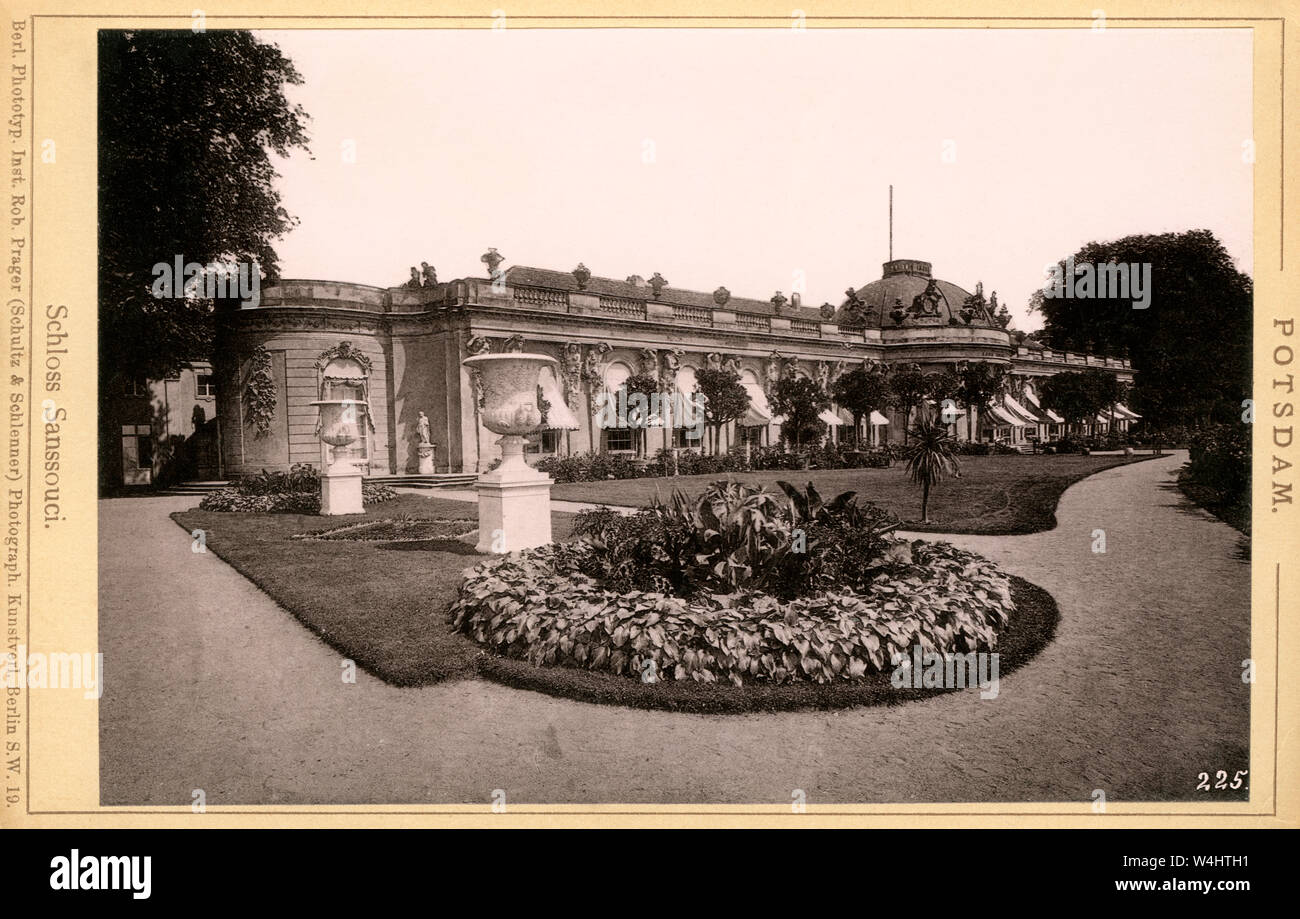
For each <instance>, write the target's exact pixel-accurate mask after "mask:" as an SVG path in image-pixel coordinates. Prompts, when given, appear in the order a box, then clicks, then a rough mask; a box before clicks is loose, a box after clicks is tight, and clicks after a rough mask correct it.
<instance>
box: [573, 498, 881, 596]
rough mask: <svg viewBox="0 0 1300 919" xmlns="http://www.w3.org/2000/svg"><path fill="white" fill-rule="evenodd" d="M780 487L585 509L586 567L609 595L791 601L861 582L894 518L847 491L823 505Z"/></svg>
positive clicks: (580, 527)
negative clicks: (623, 511)
mask: <svg viewBox="0 0 1300 919" xmlns="http://www.w3.org/2000/svg"><path fill="white" fill-rule="evenodd" d="M780 484H781V487H782V488H783V489H784V490H785V492H786V498H785V500H783V499H782V498H781V496H780V495H778V494H775V493H773V492H769V491H765V490H764V489H762V488H759V487H757V486H752V485H742V484H739V483H736V482H727V481H723V482H714V483H713V484H712V485H710V486H709V487H708V488H707V489H706V490H705V492H704V493H703V494H702V495H700V496H699V497H697V498H691V497H688V496H686V495H685V494H683V493H681V492H674V493H673V495H672V496H671V498H669V500H668V501H667V502H666V503H665V502H658V501H656V502H655V504H654V505H652V506H651V507H650V508H647V509H644V510H641V511H640V512H638V513H636V514H633V515H630V516H621V515H618V514H615V513H614V512H613V511H611V510H609V509H608V508H602V509H599V510H595V511H586V512H583V513H581V514H579V515H578V516H577V518H576V519H575V521H574V527H573V532H574V534H575V535H577V536H579V537H582V538H584V539H585V540H586V542H587V544H588V546H589V547H590V549H591V552H590V553H588V554H587V555H586V556H584V557H583V559H582V566H583V570H584V571H585V572H586V574H588V575H589V576H590V577H594V578H598V579H600V580H601V581H603V582H604V583H606V584H607V585H608V586H609V587H610V588H611V589H613V590H655V591H665V592H669V593H673V594H677V595H680V596H691V595H693V594H696V593H701V592H710V593H731V592H734V591H736V590H742V589H752V590H764V591H766V592H768V593H771V594H773V595H776V596H780V597H794V596H798V595H800V594H804V593H808V592H810V591H812V590H816V589H818V588H819V587H822V586H832V585H840V586H854V585H864V584H865V581H866V579H867V578H868V577H869V575H870V574H871V572H872V570H873V567H874V565H875V563H876V561H877V560H878V559H880V558H881V557H882V556H883V554H884V552H885V549H886V548H887V543H886V541H885V540H884V534H885V533H887V532H888V531H889V530H891V529H893V527H894V525H895V521H894V520H893V518H892V517H890V515H889V514H887V513H886V512H885V511H883V510H881V509H880V508H878V507H876V506H875V505H871V504H867V503H864V502H859V501H857V500H856V498H855V495H854V493H853V492H851V491H850V492H844V493H843V494H841V495H840V496H839V497H837V498H835V499H834V500H833V501H831V502H829V503H825V502H823V501H822V499H821V496H820V495H819V494H818V493H817V490H816V489H815V488H814V487H813V485H812V483H809V484H808V487H807V489H806V490H804V491H800V490H799V489H796V488H794V487H793V486H791V485H790V484H789V483H786V482H782V483H780Z"/></svg>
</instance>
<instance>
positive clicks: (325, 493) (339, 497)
mask: <svg viewBox="0 0 1300 919" xmlns="http://www.w3.org/2000/svg"><path fill="white" fill-rule="evenodd" d="M311 404H312V405H314V406H316V409H317V411H318V412H319V413H320V421H319V431H320V439H321V440H322V441H323V442H324V443H326V444H328V445H329V446H330V461H329V464H328V465H327V466H326V467H325V471H324V472H323V473H322V474H321V477H320V512H321V514H322V515H324V516H327V517H332V516H336V515H339V514H363V513H365V508H364V506H363V505H362V496H361V470H360V469H358V468H357V466H356V464H355V463H353V462H351V461H349V460H348V459H347V458H346V457H344V456H343V455H342V454H341V452H340V451H342V450H343V449H345V448H346V447H348V446H349V445H351V444H352V443H355V442H356V441H357V440H358V439H359V438H360V437H361V425H362V421H361V413H360V412H359V411H358V408H357V407H358V405H360V404H361V403H358V402H357V401H356V400H354V399H322V400H320V401H318V402H313V403H311Z"/></svg>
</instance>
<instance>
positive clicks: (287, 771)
mask: <svg viewBox="0 0 1300 919" xmlns="http://www.w3.org/2000/svg"><path fill="white" fill-rule="evenodd" d="M1185 458H1186V454H1185V453H1175V454H1172V455H1170V456H1169V457H1167V458H1157V459H1153V460H1151V461H1148V462H1141V463H1135V464H1132V465H1128V466H1119V467H1116V468H1112V469H1108V470H1106V471H1104V472H1100V473H1098V474H1096V475H1093V476H1091V477H1090V478H1087V479H1084V480H1082V481H1081V482H1078V483H1076V484H1075V485H1073V486H1072V487H1070V488H1069V489H1068V490H1067V491H1066V492H1065V494H1064V495H1063V496H1062V499H1061V502H1060V505H1059V508H1058V511H1057V518H1058V521H1059V525H1058V526H1057V528H1056V529H1054V530H1052V531H1050V532H1046V533H1038V534H1034V535H1031V536H1016V537H985V536H955V537H951V540H952V541H953V542H955V543H957V544H959V545H962V546H966V547H969V548H971V549H974V550H976V551H978V552H981V553H983V554H985V555H987V556H988V557H990V558H992V559H994V560H995V561H997V562H998V563H1000V564H1001V565H1003V566H1004V567H1005V568H1006V569H1007V570H1009V571H1011V572H1013V573H1015V574H1017V575H1020V576H1022V577H1024V578H1027V579H1028V580H1030V581H1032V582H1034V583H1035V584H1039V585H1041V586H1043V587H1045V588H1046V589H1047V590H1049V591H1051V593H1052V594H1053V595H1054V596H1055V597H1056V599H1057V601H1058V602H1059V604H1060V607H1061V612H1062V621H1061V625H1060V627H1059V630H1058V632H1057V636H1056V638H1055V640H1054V641H1053V642H1052V643H1051V644H1049V645H1048V646H1047V647H1046V648H1045V649H1044V650H1043V652H1042V653H1041V654H1040V655H1039V656H1038V657H1037V658H1035V659H1034V660H1033V661H1031V662H1030V663H1029V664H1027V665H1026V666H1025V667H1023V668H1022V669H1020V670H1018V671H1016V672H1015V673H1013V674H1010V675H1009V676H1007V677H1006V678H1004V679H1003V680H1002V681H1001V687H1000V694H999V696H998V697H997V698H996V699H991V700H981V699H980V698H979V695H978V693H977V692H974V691H968V692H962V693H952V694H948V695H944V696H940V697H936V698H933V699H929V700H926V701H923V702H914V703H908V704H905V705H901V706H897V707H878V708H860V709H848V710H842V711H835V712H818V711H804V712H790V713H782V714H764V715H741V716H734V715H733V716H708V715H680V714H670V713H666V712H653V711H637V710H629V709H623V708H616V707H609V706H599V705H590V704H585V703H580V702H573V701H569V700H565V699H557V698H552V697H550V696H546V695H542V694H538V693H533V692H526V691H522V690H515V689H510V688H507V687H504V686H499V685H496V684H493V683H490V682H487V681H484V680H469V681H464V682H457V683H452V684H440V685H435V686H428V687H422V688H418V689H398V688H395V687H391V686H388V685H386V684H384V683H382V682H381V681H379V680H378V679H375V678H374V677H371V676H369V675H368V674H366V673H364V672H360V673H358V674H357V680H356V682H355V683H354V684H348V683H344V682H342V680H341V679H340V662H339V658H338V655H337V654H336V653H335V652H334V651H332V650H331V649H330V648H328V647H327V646H326V645H325V644H323V643H322V642H320V641H318V640H317V639H316V638H314V637H313V636H312V635H311V634H310V633H308V632H307V630H306V629H304V628H303V627H302V626H301V625H299V624H298V622H297V620H295V619H294V618H293V617H292V616H290V615H288V614H287V613H285V612H284V611H282V610H280V609H279V608H278V607H277V606H276V605H275V604H274V603H273V602H272V601H271V600H270V599H268V598H267V597H266V596H265V595H263V594H262V593H261V592H260V591H258V590H257V589H256V588H255V587H254V586H253V585H252V584H251V583H250V582H248V581H247V580H245V579H244V578H243V577H242V576H241V575H239V574H238V573H237V572H235V571H234V569H232V568H230V567H229V566H228V565H226V564H225V563H224V562H222V561H221V560H219V559H217V558H215V557H214V556H212V555H211V554H208V555H196V554H194V553H192V552H191V551H190V540H189V537H188V536H187V534H186V533H185V532H184V531H182V530H181V529H180V528H179V527H177V526H176V525H175V524H174V523H173V522H172V521H171V520H170V519H169V518H168V516H167V515H168V514H169V513H170V512H172V511H175V510H180V509H183V508H185V507H187V506H189V505H190V504H192V503H193V498H150V499H117V500H104V501H101V502H100V526H101V532H102V534H103V536H104V537H106V538H103V539H101V543H100V552H101V562H100V591H101V593H100V635H101V647H102V650H103V651H104V653H105V672H106V675H107V676H106V680H105V684H106V691H105V696H104V698H103V700H102V701H101V743H100V760H101V796H102V800H103V803H104V804H106V805H118V804H137V805H139V804H151V805H186V806H188V805H189V803H190V801H191V791H192V789H195V788H202V789H204V791H205V793H206V795H207V802H208V804H210V805H219V804H254V803H256V804H271V803H274V804H305V803H325V804H344V803H438V802H442V803H445V802H454V803H479V804H486V803H488V802H489V801H490V800H491V796H492V794H493V791H494V789H503V790H504V791H505V793H506V797H507V801H509V802H515V803H523V802H556V803H561V802H627V803H637V802H645V803H664V802H680V803H696V802H718V803H770V804H789V803H790V801H791V796H792V794H793V793H794V790H795V789H801V790H803V792H804V793H805V794H806V795H807V800H808V802H809V803H810V804H816V803H831V802H834V803H848V802H922V801H979V800H985V801H1035V800H1038V801H1042V800H1066V801H1075V802H1090V800H1091V797H1092V794H1093V790H1094V789H1098V788H1100V789H1103V790H1104V791H1105V793H1106V796H1107V798H1108V799H1109V800H1112V801H1117V800H1135V799H1147V800H1152V799H1187V798H1192V797H1194V795H1195V792H1194V791H1193V788H1194V786H1195V782H1196V773H1197V772H1199V771H1202V770H1210V771H1213V770H1214V769H1218V768H1223V769H1226V770H1229V771H1230V772H1231V771H1235V770H1236V769H1244V768H1247V765H1248V763H1247V747H1248V721H1249V717H1248V716H1249V708H1248V703H1249V698H1248V688H1249V687H1247V686H1246V685H1244V684H1243V683H1242V682H1241V661H1242V660H1243V659H1244V658H1246V657H1248V656H1249V651H1248V646H1249V589H1250V584H1249V574H1250V570H1249V563H1248V562H1245V561H1242V560H1240V559H1239V557H1238V551H1237V546H1238V542H1239V537H1238V534H1237V533H1236V531H1234V530H1232V529H1231V528H1230V527H1228V526H1227V525H1226V524H1224V523H1221V522H1219V521H1218V520H1215V519H1214V518H1212V517H1210V516H1209V515H1207V514H1205V513H1203V512H1202V511H1200V510H1198V509H1196V508H1194V507H1192V506H1190V505H1189V504H1188V503H1187V501H1186V500H1185V499H1183V498H1182V496H1181V494H1180V493H1179V492H1178V491H1177V489H1176V488H1175V487H1174V486H1173V484H1172V483H1173V478H1174V475H1175V473H1176V471H1177V469H1178V468H1179V466H1181V465H1182V463H1183V461H1184V460H1185ZM936 500H940V501H941V500H942V493H941V492H940V493H937V494H936ZM1096 529H1103V530H1105V535H1106V552H1105V553H1104V554H1100V553H1094V552H1093V551H1092V546H1093V543H1094V539H1095V537H1094V535H1093V531H1094V530H1096ZM108 537H111V538H108ZM927 538H933V537H927ZM944 538H948V537H944Z"/></svg>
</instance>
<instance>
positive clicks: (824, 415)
mask: <svg viewBox="0 0 1300 919" xmlns="http://www.w3.org/2000/svg"><path fill="white" fill-rule="evenodd" d="M817 417H818V419H819V420H821V421H822V422H823V423H825V424H829V425H830V426H831V427H835V426H836V425H840V424H843V423H844V422H843V421H841V420H840V416H839V415H837V414H835V413H834V412H833V411H831V410H830V409H828V408H824V409H822V410H821V412H819V413H818V415H817ZM852 423H853V422H852V421H850V422H849V424H852Z"/></svg>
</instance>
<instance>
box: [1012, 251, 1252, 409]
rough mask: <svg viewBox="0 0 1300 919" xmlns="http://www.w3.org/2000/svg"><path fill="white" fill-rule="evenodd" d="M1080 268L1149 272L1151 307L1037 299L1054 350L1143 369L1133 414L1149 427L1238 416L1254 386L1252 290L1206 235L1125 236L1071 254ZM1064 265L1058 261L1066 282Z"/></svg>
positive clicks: (1127, 301) (1034, 305) (1130, 301)
mask: <svg viewBox="0 0 1300 919" xmlns="http://www.w3.org/2000/svg"><path fill="white" fill-rule="evenodd" d="M1072 259H1073V262H1074V264H1075V265H1076V266H1079V265H1083V264H1088V265H1094V266H1095V265H1102V264H1106V263H1109V262H1116V263H1126V264H1128V265H1137V266H1139V271H1140V270H1141V266H1143V265H1150V291H1149V294H1150V302H1149V304H1148V305H1147V307H1146V308H1145V309H1135V308H1134V301H1135V300H1137V299H1138V298H1137V297H1136V296H1133V295H1132V290H1130V291H1129V293H1130V296H1129V297H1126V298H1111V299H1084V298H1078V297H1076V298H1068V297H1060V296H1048V295H1045V293H1044V292H1043V291H1039V292H1036V293H1035V294H1034V296H1033V298H1032V299H1031V302H1030V309H1031V310H1034V311H1037V312H1039V313H1040V314H1042V316H1043V322H1044V326H1043V334H1042V340H1043V341H1044V342H1045V343H1046V344H1047V345H1048V346H1049V347H1051V348H1057V349H1062V350H1075V351H1089V352H1093V353H1100V354H1110V355H1117V356H1127V357H1129V358H1131V359H1132V362H1133V369H1134V370H1135V371H1137V374H1136V379H1135V382H1134V386H1133V391H1132V399H1133V407H1134V408H1135V409H1137V410H1138V411H1139V412H1141V413H1142V414H1143V415H1144V416H1145V417H1146V420H1147V423H1148V424H1153V425H1157V426H1161V427H1163V426H1168V425H1172V424H1189V425H1199V424H1203V423H1207V422H1210V421H1214V420H1220V421H1233V420H1235V419H1238V418H1240V416H1241V403H1242V400H1243V399H1246V398H1248V397H1249V395H1250V388H1251V350H1250V349H1251V320H1252V315H1251V309H1252V300H1253V295H1254V288H1253V284H1252V282H1251V279H1250V277H1249V276H1248V275H1245V274H1243V273H1242V272H1240V271H1238V270H1237V269H1236V267H1235V266H1234V265H1233V263H1232V259H1231V257H1230V256H1229V255H1228V253H1227V251H1226V250H1225V249H1224V247H1223V244H1222V243H1220V242H1219V240H1218V239H1216V238H1215V236H1214V234H1213V233H1211V232H1210V231H1209V230H1190V231H1188V232H1185V233H1165V234H1160V235H1152V236H1127V237H1125V238H1123V239H1117V240H1114V241H1112V242H1093V243H1089V244H1088V245H1086V246H1084V247H1083V248H1081V249H1080V250H1079V251H1078V252H1076V253H1074V255H1073V256H1072ZM1066 265H1067V261H1066V260H1065V259H1063V260H1062V261H1061V262H1060V263H1059V266H1060V267H1059V268H1058V270H1059V271H1060V272H1061V274H1062V275H1064V274H1065V266H1066Z"/></svg>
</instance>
